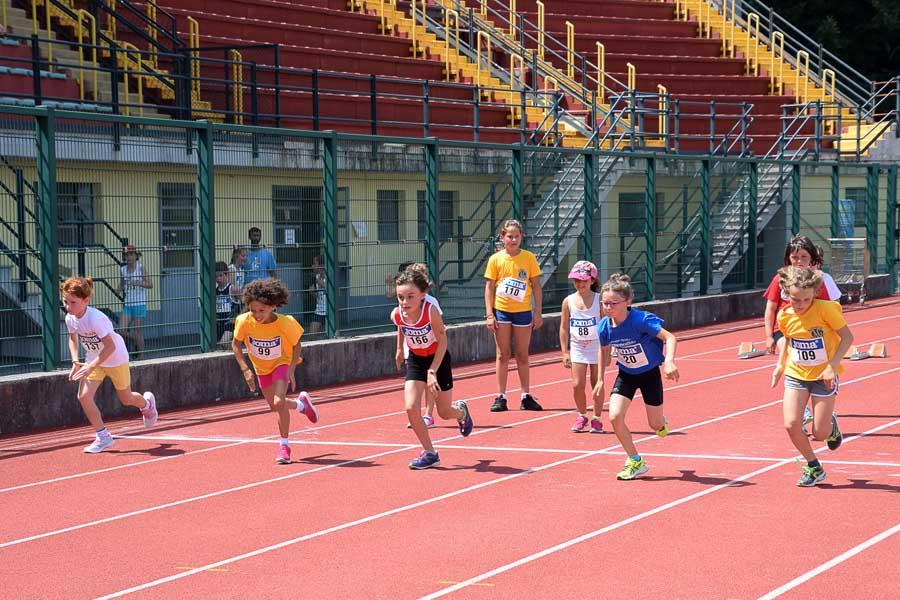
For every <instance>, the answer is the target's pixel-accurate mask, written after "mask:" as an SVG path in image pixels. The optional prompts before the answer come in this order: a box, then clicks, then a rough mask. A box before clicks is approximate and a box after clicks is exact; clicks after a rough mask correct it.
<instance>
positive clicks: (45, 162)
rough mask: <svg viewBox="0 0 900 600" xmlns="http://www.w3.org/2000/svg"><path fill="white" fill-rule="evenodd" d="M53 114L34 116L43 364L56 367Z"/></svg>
mask: <svg viewBox="0 0 900 600" xmlns="http://www.w3.org/2000/svg"><path fill="white" fill-rule="evenodd" d="M55 128H56V118H55V117H54V115H53V110H52V109H47V111H46V112H45V113H44V114H41V115H38V116H37V117H35V129H36V131H35V133H36V134H37V154H38V156H37V178H38V194H39V197H38V198H37V203H36V204H37V213H38V214H37V226H38V238H39V240H40V245H39V247H38V250H39V252H40V256H41V343H42V346H43V367H44V370H45V371H52V370H53V369H56V368H57V367H59V355H60V352H59V321H60V313H59V252H58V251H59V248H58V239H59V238H58V234H57V225H58V223H59V215H58V212H57V210H58V206H57V202H56V133H55Z"/></svg>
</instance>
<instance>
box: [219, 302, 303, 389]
mask: <svg viewBox="0 0 900 600" xmlns="http://www.w3.org/2000/svg"><path fill="white" fill-rule="evenodd" d="M302 335H303V326H302V325H300V323H298V322H297V321H296V320H295V319H294V317H291V316H289V315H281V314H278V313H275V320H274V321H273V322H271V323H260V322H259V321H257V320H256V319H254V318H253V314H251V313H249V312H245V313H242V314H240V315H238V317H237V319H235V320H234V339H236V340H238V341H241V342H244V345H246V346H247V354H248V355H249V356H250V362H252V363H253V369H254V370H255V371H256V374H257V375H268V374H269V373H271V372H272V371H274V370H275V369H276V368H278V367H279V366H281V365H289V364H291V358H292V357H293V355H294V346H296V345H297V342H299V341H300V337H301V336H302Z"/></svg>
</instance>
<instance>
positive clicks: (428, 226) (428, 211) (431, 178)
mask: <svg viewBox="0 0 900 600" xmlns="http://www.w3.org/2000/svg"><path fill="white" fill-rule="evenodd" d="M425 266H427V267H428V274H429V275H430V276H431V280H432V281H433V282H434V283H435V288H434V293H435V295H437V294H436V292H437V291H438V289H439V286H438V285H437V283H438V281H437V277H438V142H437V138H429V139H428V141H427V142H426V143H425Z"/></svg>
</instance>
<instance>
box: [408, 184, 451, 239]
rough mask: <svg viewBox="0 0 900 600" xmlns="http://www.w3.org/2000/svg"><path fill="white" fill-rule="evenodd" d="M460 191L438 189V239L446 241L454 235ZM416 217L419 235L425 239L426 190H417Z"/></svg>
mask: <svg viewBox="0 0 900 600" xmlns="http://www.w3.org/2000/svg"><path fill="white" fill-rule="evenodd" d="M458 197H459V192H453V191H449V190H439V191H438V241H439V242H445V241H447V240H448V239H450V238H451V237H453V220H454V219H455V218H456V204H457V200H458ZM416 218H417V220H418V223H419V229H418V235H419V239H420V240H424V239H425V190H419V191H418V192H416Z"/></svg>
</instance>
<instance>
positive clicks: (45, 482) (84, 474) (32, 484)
mask: <svg viewBox="0 0 900 600" xmlns="http://www.w3.org/2000/svg"><path fill="white" fill-rule="evenodd" d="M735 348H737V346H730V347H728V348H721V349H719V350H715V351H714V352H723V351H725V350H734V349H735ZM706 353H707V352H703V354H706ZM690 356H694V355H693V354H688V355H686V356H685V358H687V357H690ZM761 368H771V366H770V365H765V366H763V367H756V368H753V369H748V370H742V371H736V372H734V373H733V374H734V375H740V374H742V373H746V372H750V371H756V370H759V369H761ZM610 373H612V371H610V372H609V373H608V375H610ZM610 377H611V376H610ZM569 381H571V378H570V377H567V378H566V379H557V380H554V381H548V382H545V383H539V384H535V385H532V386H531V387H532V388H543V387H548V386H552V385H558V384H561V383H566V382H569ZM683 385H690V384H683ZM679 387H681V386H673V387H671V388H666V389H671V390H674V389H677V388H679ZM519 390H521V388H510V389H508V390H507V392H517V391H519ZM494 396H495V394H494V393H490V394H482V395H480V396H471V397H468V398H464V400H466V401H472V400H482V399H485V398H493V397H494ZM403 414H406V411H405V410H400V411H393V412H389V413H382V414H379V415H374V416H371V417H362V418H359V419H352V420H349V421H341V422H340V423H333V424H329V425H319V426H317V427H309V428H305V429H299V430H296V431H292V432H290V435H303V434H309V433H312V432H316V431H319V430H322V429H329V428H332V427H341V426H344V425H352V424H356V423H362V422H365V421H371V420H374V419H381V418H385V417H394V416H398V415H403ZM557 414H560V415H563V414H567V413H557ZM129 429H142V427H141V426H140V425H136V426H133V427H130V428H129ZM82 437H83V436H78V437H73V438H72V439H82ZM114 437H120V438H128V437H132V436H131V435H129V434H116V435H115V436H114ZM278 437H279V436H278V434H275V435H269V436H265V437H262V438H258V439H259V440H269V439H276V438H278ZM301 442H302V443H305V440H301ZM244 443H250V442H243V441H240V442H234V443H228V444H224V445H221V446H215V447H212V448H202V449H200V450H191V451H188V452H184V453H182V454H176V455H173V456H163V457H159V458H151V459H148V460H143V461H136V462H133V463H128V464H127V465H117V466H115V467H108V468H105V469H96V470H93V471H85V472H81V473H72V474H70V475H62V476H59V477H53V478H50V479H44V480H41V481H34V482H29V483H23V484H19V485H15V486H10V487H6V488H0V493H4V492H14V491H17V490H22V489H27V488H31V487H35V486H40V485H48V484H52V483H58V482H61V481H68V480H70V479H77V478H79V477H87V476H90V475H100V474H103V473H109V472H112V471H118V470H121V469H130V468H133V467H138V466H142V465H147V464H152V463H157V462H160V461H163V460H174V459H176V458H183V457H185V456H192V455H194V454H200V453H204V452H212V451H214V450H222V449H225V448H232V447H234V446H240V445H242V444H244Z"/></svg>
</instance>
